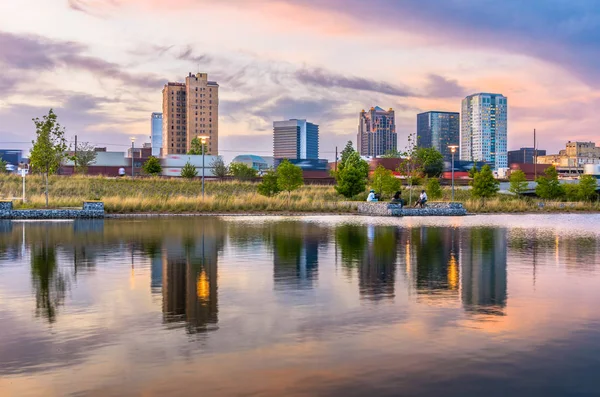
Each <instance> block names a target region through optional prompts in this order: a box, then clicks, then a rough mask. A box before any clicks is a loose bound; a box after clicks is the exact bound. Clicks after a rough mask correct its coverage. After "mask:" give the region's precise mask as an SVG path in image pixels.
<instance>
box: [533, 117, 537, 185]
mask: <svg viewBox="0 0 600 397" xmlns="http://www.w3.org/2000/svg"><path fill="white" fill-rule="evenodd" d="M536 179H537V139H536V132H535V128H534V129H533V180H534V181H535V180H536Z"/></svg>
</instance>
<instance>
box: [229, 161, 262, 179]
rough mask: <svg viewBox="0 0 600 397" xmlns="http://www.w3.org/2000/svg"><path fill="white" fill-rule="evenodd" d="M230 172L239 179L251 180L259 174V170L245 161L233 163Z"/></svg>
mask: <svg viewBox="0 0 600 397" xmlns="http://www.w3.org/2000/svg"><path fill="white" fill-rule="evenodd" d="M229 172H230V173H231V175H232V176H233V177H234V178H235V179H237V180H239V181H251V180H252V179H254V178H256V177H257V175H258V171H256V170H255V169H254V168H252V167H249V166H247V165H246V164H244V163H231V165H229Z"/></svg>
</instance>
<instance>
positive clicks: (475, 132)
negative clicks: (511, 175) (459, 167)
mask: <svg viewBox="0 0 600 397" xmlns="http://www.w3.org/2000/svg"><path fill="white" fill-rule="evenodd" d="M507 114H508V106H507V98H506V97H505V96H503V95H501V94H487V93H480V94H473V95H470V96H468V97H466V98H465V99H463V101H462V114H461V128H460V159H461V160H466V161H479V162H490V163H493V164H495V168H496V169H498V168H507V167H508V155H507V137H508V134H507V131H508V130H507Z"/></svg>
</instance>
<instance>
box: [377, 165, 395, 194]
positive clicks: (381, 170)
mask: <svg viewBox="0 0 600 397" xmlns="http://www.w3.org/2000/svg"><path fill="white" fill-rule="evenodd" d="M401 184H402V183H401V181H400V179H398V178H396V177H395V176H394V173H393V172H392V171H390V170H387V169H385V167H383V166H382V165H380V166H378V167H377V168H376V169H375V171H374V172H373V175H371V189H374V190H375V191H376V192H377V193H380V194H381V195H382V196H392V195H393V194H394V193H395V192H397V191H398V190H400V186H401Z"/></svg>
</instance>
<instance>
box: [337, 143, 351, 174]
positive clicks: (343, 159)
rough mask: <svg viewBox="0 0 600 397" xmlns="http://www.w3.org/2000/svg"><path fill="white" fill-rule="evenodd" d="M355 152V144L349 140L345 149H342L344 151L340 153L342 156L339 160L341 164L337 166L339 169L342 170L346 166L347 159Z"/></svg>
mask: <svg viewBox="0 0 600 397" xmlns="http://www.w3.org/2000/svg"><path fill="white" fill-rule="evenodd" d="M354 152H355V150H354V146H352V141H348V142H347V143H346V146H345V147H344V150H342V153H340V155H341V158H340V161H339V164H338V167H337V170H338V171H341V170H342V169H343V168H344V165H345V164H346V161H347V160H348V158H349V157H350V156H351V155H352V154H353V153H354Z"/></svg>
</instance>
